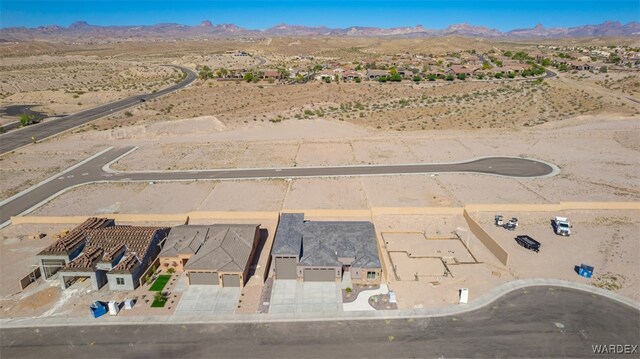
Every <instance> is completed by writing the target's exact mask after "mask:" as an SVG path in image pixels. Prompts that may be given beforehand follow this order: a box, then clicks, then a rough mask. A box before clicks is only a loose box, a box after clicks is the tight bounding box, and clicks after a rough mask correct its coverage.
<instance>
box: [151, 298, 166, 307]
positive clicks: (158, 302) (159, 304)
mask: <svg viewBox="0 0 640 359" xmlns="http://www.w3.org/2000/svg"><path fill="white" fill-rule="evenodd" d="M165 304H167V300H166V299H163V300H157V299H154V300H153V303H151V308H162V307H164V305H165Z"/></svg>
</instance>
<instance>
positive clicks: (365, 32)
mask: <svg viewBox="0 0 640 359" xmlns="http://www.w3.org/2000/svg"><path fill="white" fill-rule="evenodd" d="M447 35H459V36H470V37H483V38H571V37H615V36H639V37H640V22H637V21H633V22H630V23H628V24H624V25H623V24H621V23H620V22H618V21H605V22H603V23H602V24H599V25H584V26H577V27H553V28H546V27H544V26H543V25H542V24H538V25H536V26H535V27H533V28H531V29H516V30H511V31H506V32H503V31H500V30H496V29H491V28H488V27H484V26H474V25H470V24H456V25H451V26H449V27H447V28H446V29H443V30H436V29H427V28H425V27H423V26H422V25H417V26H415V27H396V28H390V29H385V28H378V27H360V26H352V27H348V28H344V29H332V28H328V27H325V26H317V27H311V26H300V25H288V24H278V25H276V26H273V27H271V28H268V29H266V30H250V29H244V28H241V27H238V26H236V25H234V24H217V25H214V24H212V23H211V21H209V20H205V21H203V22H202V23H200V24H199V25H197V26H187V25H180V24H171V23H169V24H156V25H144V26H97V25H90V24H88V23H87V22H84V21H79V22H75V23H73V24H71V25H70V26H69V27H62V26H57V25H52V26H40V27H36V28H26V27H10V28H3V29H0V41H2V42H7V41H25V40H75V41H100V40H112V39H121V40H124V39H199V38H214V37H218V38H223V37H226V38H228V37H265V36H269V37H271V36H273V37H278V36H281V37H284V36H342V37H436V36H447Z"/></svg>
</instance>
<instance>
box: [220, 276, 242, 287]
mask: <svg viewBox="0 0 640 359" xmlns="http://www.w3.org/2000/svg"><path fill="white" fill-rule="evenodd" d="M222 286H223V287H239V286H240V276H239V275H237V274H223V275H222Z"/></svg>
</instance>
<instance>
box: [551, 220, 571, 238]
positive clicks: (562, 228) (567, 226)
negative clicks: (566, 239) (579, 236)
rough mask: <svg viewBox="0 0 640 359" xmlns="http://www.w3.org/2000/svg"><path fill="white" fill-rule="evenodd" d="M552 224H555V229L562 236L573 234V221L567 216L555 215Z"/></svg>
mask: <svg viewBox="0 0 640 359" xmlns="http://www.w3.org/2000/svg"><path fill="white" fill-rule="evenodd" d="M551 225H552V226H553V231H554V232H555V233H556V234H557V235H560V236H570V235H571V222H569V218H567V217H555V218H554V219H553V220H552V221H551Z"/></svg>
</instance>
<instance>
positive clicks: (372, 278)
mask: <svg viewBox="0 0 640 359" xmlns="http://www.w3.org/2000/svg"><path fill="white" fill-rule="evenodd" d="M271 258H272V263H273V271H274V272H273V273H274V274H275V279H298V280H303V281H306V282H325V281H326V282H331V281H337V280H340V279H341V278H342V276H343V275H349V276H351V280H352V282H353V283H380V280H381V277H382V266H381V263H380V256H379V255H378V241H377V239H376V233H375V228H374V226H373V223H371V222H365V221H362V222H355V221H345V222H328V221H308V220H305V219H304V214H303V213H285V214H282V215H281V216H280V222H279V223H278V228H277V231H276V236H275V240H274V243H273V248H272V250H271Z"/></svg>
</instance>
